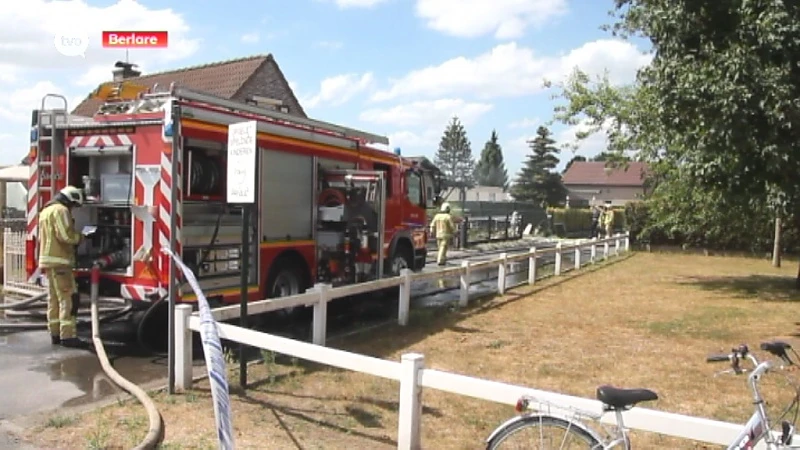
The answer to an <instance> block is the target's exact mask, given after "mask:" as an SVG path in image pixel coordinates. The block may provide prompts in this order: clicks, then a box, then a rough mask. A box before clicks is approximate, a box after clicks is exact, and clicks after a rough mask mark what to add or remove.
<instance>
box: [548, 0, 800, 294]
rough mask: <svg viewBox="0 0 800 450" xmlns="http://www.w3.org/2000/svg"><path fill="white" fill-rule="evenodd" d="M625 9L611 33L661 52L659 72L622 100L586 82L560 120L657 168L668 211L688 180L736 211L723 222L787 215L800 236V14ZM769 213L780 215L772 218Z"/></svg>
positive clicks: (737, 4) (714, 6)
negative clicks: (600, 134)
mask: <svg viewBox="0 0 800 450" xmlns="http://www.w3.org/2000/svg"><path fill="white" fill-rule="evenodd" d="M615 4H616V17H617V23H616V24H614V26H613V27H611V28H612V29H613V30H614V32H615V33H618V34H620V35H622V36H629V35H637V36H641V37H644V38H645V39H647V40H649V41H650V43H651V44H652V50H653V55H654V57H653V61H652V63H651V64H650V65H649V66H648V67H645V68H644V69H642V70H640V72H639V74H638V76H637V82H636V83H634V84H632V85H630V86H625V87H621V88H615V87H613V86H611V85H610V83H609V82H608V79H607V77H604V78H603V79H600V80H598V81H597V82H596V83H595V84H594V86H590V84H591V83H590V80H589V79H588V77H586V76H585V75H583V74H580V73H576V74H574V75H573V77H571V79H570V80H568V81H567V83H565V85H564V88H565V89H564V94H565V95H564V98H565V99H567V104H566V105H562V108H561V109H560V110H557V111H556V113H557V116H559V118H560V119H561V120H564V121H567V122H568V123H570V122H574V121H575V120H579V117H580V118H584V119H585V118H588V120H589V122H591V123H592V125H594V130H591V131H594V132H596V131H599V130H600V129H602V127H605V128H604V130H605V132H606V133H607V134H608V136H609V138H610V140H612V141H613V144H612V149H613V150H614V151H616V152H623V151H630V150H633V151H636V152H637V153H639V155H638V156H639V158H642V159H647V160H649V161H652V162H654V166H655V167H654V168H655V169H656V173H657V174H658V175H659V177H660V178H661V180H660V185H659V189H660V191H659V192H660V193H663V194H664V197H661V199H662V200H663V199H664V198H669V197H670V196H671V195H672V194H676V193H677V192H679V190H678V189H679V185H678V184H676V183H677V182H678V180H680V181H681V182H682V183H683V186H684V187H685V186H692V185H694V186H695V187H696V188H697V191H700V192H703V193H704V194H705V197H704V198H706V199H708V198H715V199H719V200H721V201H722V200H724V204H717V205H714V206H713V207H714V210H713V211H714V215H715V216H716V220H719V219H721V218H722V217H724V215H725V211H730V210H732V208H734V209H736V210H737V211H739V212H740V213H741V214H748V213H749V214H753V213H756V212H759V213H761V214H764V216H762V217H761V220H762V223H763V222H769V221H771V220H772V218H773V216H774V214H780V215H782V216H784V217H786V218H791V220H792V221H793V222H794V224H795V226H797V225H798V222H800V214H798V213H799V212H800V202H798V200H799V199H800V177H798V176H797V174H798V173H800V152H798V151H797V149H796V146H797V145H798V142H800V103H798V102H797V100H796V99H797V98H800V82H798V80H800V68H798V65H797V64H796V62H797V61H798V60H800V8H797V6H796V5H794V3H792V2H770V1H763V0H754V1H749V2H743V1H741V0H739V1H736V0H717V1H714V2H704V1H697V0H615ZM609 122H610V124H611V126H608V123H609ZM591 131H590V132H591ZM576 137H577V138H579V139H580V138H581V136H576ZM670 186H671V190H668V189H666V187H670ZM656 198H659V197H658V196H656ZM673 201H674V200H673ZM663 204H665V205H666V203H663ZM765 204H766V205H768V206H769V208H768V209H769V210H771V211H773V212H774V213H770V214H767V213H764V206H765ZM673 206H674V205H673ZM737 208H738V209H737ZM694 214H695V217H698V216H700V215H701V214H707V213H705V212H703V213H694ZM664 217H666V216H664ZM664 217H662V218H664ZM685 220H686V221H688V222H691V221H689V218H688V217H686V218H685ZM680 226H682V227H685V226H686V225H685V224H683V225H680ZM797 286H798V287H799V288H800V272H799V273H798V278H797Z"/></svg>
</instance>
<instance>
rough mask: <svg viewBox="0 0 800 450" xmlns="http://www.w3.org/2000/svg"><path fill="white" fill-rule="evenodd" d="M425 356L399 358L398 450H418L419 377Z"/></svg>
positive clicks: (420, 403) (420, 391)
mask: <svg viewBox="0 0 800 450" xmlns="http://www.w3.org/2000/svg"><path fill="white" fill-rule="evenodd" d="M424 367H425V356H423V355H420V354H418V353H406V354H404V355H403V356H402V357H401V358H400V408H399V411H398V420H397V448H398V450H419V449H420V448H421V447H422V445H421V441H420V423H421V419H422V386H421V385H420V383H419V376H420V375H421V373H422V369H423V368H424Z"/></svg>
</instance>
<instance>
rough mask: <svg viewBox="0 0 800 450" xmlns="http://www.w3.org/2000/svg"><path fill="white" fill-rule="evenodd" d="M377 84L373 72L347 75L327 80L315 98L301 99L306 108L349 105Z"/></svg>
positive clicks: (321, 85)
mask: <svg viewBox="0 0 800 450" xmlns="http://www.w3.org/2000/svg"><path fill="white" fill-rule="evenodd" d="M374 83H375V77H374V75H372V73H371V72H367V73H365V74H363V75H360V76H359V75H358V74H356V73H347V74H342V75H336V76H333V77H329V78H325V79H324V80H322V82H321V83H320V86H319V92H318V93H317V94H315V95H313V96H310V97H307V98H305V99H301V100H300V103H301V104H302V105H303V107H304V108H308V109H311V108H315V107H318V106H321V105H323V104H325V105H330V106H337V105H341V104H344V103H347V102H348V101H350V99H352V98H353V97H355V96H356V95H358V94H360V93H362V92H364V91H366V90H368V89H370V88H371V87H372V86H373V85H374Z"/></svg>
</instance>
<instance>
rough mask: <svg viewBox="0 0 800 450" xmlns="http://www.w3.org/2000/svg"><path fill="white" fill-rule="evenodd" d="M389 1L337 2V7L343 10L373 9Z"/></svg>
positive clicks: (351, 0)
mask: <svg viewBox="0 0 800 450" xmlns="http://www.w3.org/2000/svg"><path fill="white" fill-rule="evenodd" d="M386 1H387V0H335V3H336V6H338V7H339V8H342V9H346V8H372V7H374V6H378V5H380V4H381V3H385V2H386Z"/></svg>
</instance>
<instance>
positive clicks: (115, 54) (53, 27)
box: [0, 0, 200, 70]
mask: <svg viewBox="0 0 800 450" xmlns="http://www.w3.org/2000/svg"><path fill="white" fill-rule="evenodd" d="M66 18H68V19H66ZM104 30H105V31H110V30H129V31H154V30H155V31H168V32H169V48H167V49H141V50H137V49H133V50H130V55H131V61H134V62H137V63H139V64H140V65H144V64H153V65H158V64H163V63H168V62H172V61H175V60H180V59H182V58H185V57H186V56H189V55H191V54H193V53H195V52H196V51H197V49H198V48H199V46H200V40H198V39H193V38H190V37H189V31H190V29H189V25H188V24H187V23H186V21H185V20H184V19H183V16H182V15H180V14H178V13H176V12H175V11H173V10H172V9H169V8H164V9H151V8H148V7H146V6H145V5H143V4H141V3H139V2H137V1H136V0H119V1H118V2H116V3H114V4H111V5H109V6H93V5H89V4H88V3H87V2H86V1H84V0H74V1H69V2H52V1H45V0H30V1H26V2H5V3H4V5H3V14H2V15H0V42H3V45H2V46H0V61H5V62H8V63H9V64H12V65H14V66H17V67H18V68H19V69H60V70H63V69H69V68H76V69H82V68H86V67H91V66H94V65H107V66H109V67H110V65H111V64H112V63H113V62H114V61H115V60H118V59H123V58H124V57H125V52H124V50H120V49H104V48H103V47H102V42H101V40H102V39H101V36H102V31H104ZM59 33H63V34H65V35H69V36H75V35H78V34H79V33H80V34H82V33H86V35H87V36H88V37H89V47H88V49H87V51H86V55H85V56H86V57H85V58H81V57H68V56H63V55H61V54H59V53H58V52H57V51H56V49H55V45H54V43H53V41H54V37H55V36H56V35H58V34H59Z"/></svg>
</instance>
